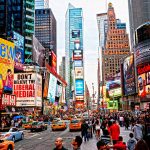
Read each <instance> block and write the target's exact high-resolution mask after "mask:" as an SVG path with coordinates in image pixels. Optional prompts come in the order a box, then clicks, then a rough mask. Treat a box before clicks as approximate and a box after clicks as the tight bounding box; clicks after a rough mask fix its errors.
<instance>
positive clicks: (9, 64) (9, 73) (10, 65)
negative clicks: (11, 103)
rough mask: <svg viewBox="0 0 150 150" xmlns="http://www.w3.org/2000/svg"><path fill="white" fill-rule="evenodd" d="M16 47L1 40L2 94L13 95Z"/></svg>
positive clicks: (0, 73) (0, 76)
mask: <svg viewBox="0 0 150 150" xmlns="http://www.w3.org/2000/svg"><path fill="white" fill-rule="evenodd" d="M14 56H15V45H14V43H12V42H9V41H7V40H4V39H1V38H0V93H2V92H5V93H12V88H13V82H14Z"/></svg>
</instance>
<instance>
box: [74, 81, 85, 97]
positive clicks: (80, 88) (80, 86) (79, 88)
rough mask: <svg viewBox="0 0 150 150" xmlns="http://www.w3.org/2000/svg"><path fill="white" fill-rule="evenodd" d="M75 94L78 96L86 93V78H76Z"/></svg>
mask: <svg viewBox="0 0 150 150" xmlns="http://www.w3.org/2000/svg"><path fill="white" fill-rule="evenodd" d="M75 94H76V96H78V95H79V96H81V95H84V80H83V79H76V80H75Z"/></svg>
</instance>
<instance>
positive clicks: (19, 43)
mask: <svg viewBox="0 0 150 150" xmlns="http://www.w3.org/2000/svg"><path fill="white" fill-rule="evenodd" d="M12 34H13V35H12V36H13V39H14V40H13V42H14V44H15V58H14V61H15V69H17V70H23V64H24V37H23V36H22V35H20V34H19V33H17V32H15V31H13V32H12Z"/></svg>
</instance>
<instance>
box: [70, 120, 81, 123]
mask: <svg viewBox="0 0 150 150" xmlns="http://www.w3.org/2000/svg"><path fill="white" fill-rule="evenodd" d="M78 122H79V120H71V123H78Z"/></svg>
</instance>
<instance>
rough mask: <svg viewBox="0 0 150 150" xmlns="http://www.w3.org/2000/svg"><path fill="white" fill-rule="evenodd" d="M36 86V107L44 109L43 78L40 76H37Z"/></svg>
mask: <svg viewBox="0 0 150 150" xmlns="http://www.w3.org/2000/svg"><path fill="white" fill-rule="evenodd" d="M35 85H36V86H35V91H36V93H35V94H36V106H40V107H42V76H41V75H40V74H36V82H35Z"/></svg>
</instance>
